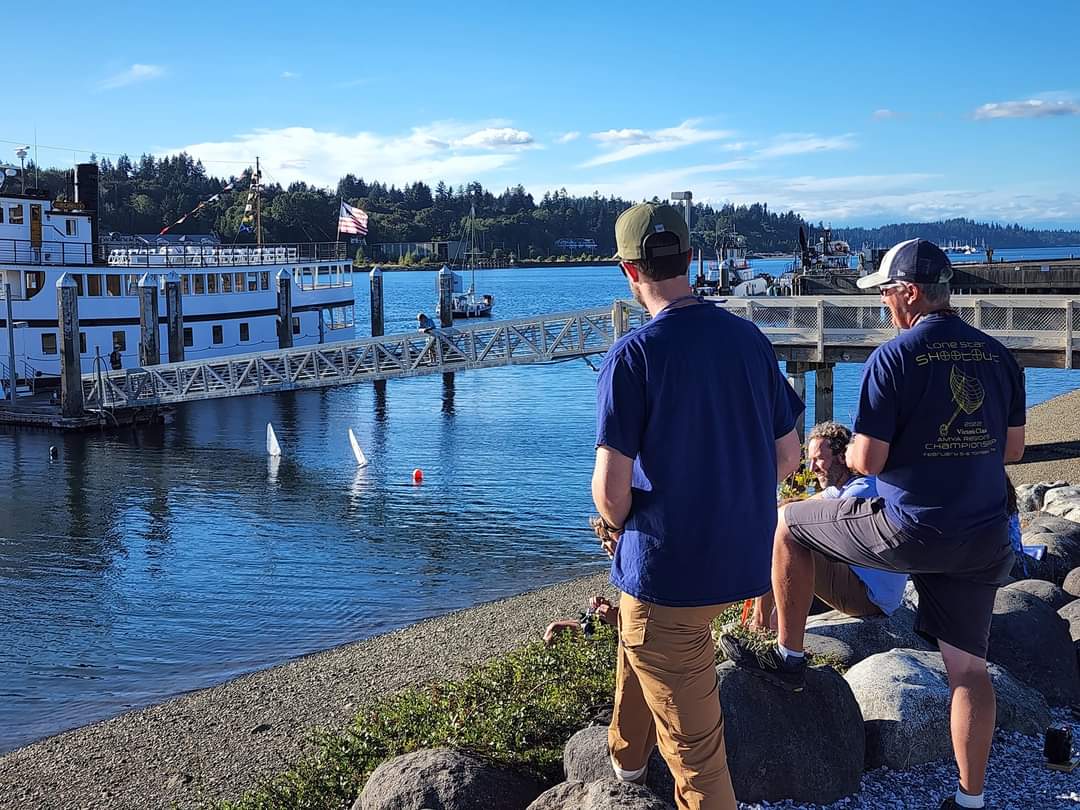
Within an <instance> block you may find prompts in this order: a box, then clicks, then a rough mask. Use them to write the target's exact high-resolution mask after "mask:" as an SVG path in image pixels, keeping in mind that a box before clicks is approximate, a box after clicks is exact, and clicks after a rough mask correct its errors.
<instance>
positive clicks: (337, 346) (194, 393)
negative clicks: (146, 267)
mask: <svg viewBox="0 0 1080 810" xmlns="http://www.w3.org/2000/svg"><path fill="white" fill-rule="evenodd" d="M709 300H710V301H712V302H713V303H715V304H716V305H717V306H720V307H723V308H725V309H727V310H729V311H731V312H733V313H735V314H737V315H739V316H741V317H744V318H746V319H748V320H751V321H753V323H755V324H756V325H757V326H758V327H759V328H760V329H761V331H762V332H763V333H765V335H766V336H767V337H768V338H769V340H770V341H771V342H772V344H773V347H774V348H775V349H776V353H777V357H778V359H780V360H788V361H795V362H807V363H819V364H831V363H843V362H862V361H863V360H865V359H866V357H867V356H868V355H869V354H870V352H871V351H873V349H874V348H876V347H877V346H879V345H880V344H882V343H884V342H885V341H886V340H888V339H889V338H891V337H893V336H894V335H895V334H896V329H895V328H894V327H893V326H892V324H891V321H890V317H889V312H888V310H887V309H886V308H885V307H884V306H882V304H881V301H880V299H879V297H878V296H876V295H838V296H822V297H815V296H803V297H759V298H728V299H709ZM952 303H953V306H954V307H955V308H956V310H957V311H958V312H959V314H960V316H961V317H962V318H964V320H966V321H967V322H968V323H971V324H973V325H975V326H978V327H979V328H981V329H983V330H985V331H986V332H987V333H989V334H990V335H992V336H994V337H995V338H997V339H998V340H1000V341H1001V342H1002V343H1003V344H1004V345H1005V346H1006V347H1008V348H1009V349H1011V350H1012V351H1013V353H1014V354H1015V355H1016V356H1017V358H1018V360H1019V361H1020V362H1021V363H1022V364H1023V365H1025V366H1031V367H1050V368H1074V367H1076V366H1075V365H1074V361H1075V360H1077V359H1080V357H1076V356H1075V355H1078V354H1080V345H1078V341H1077V337H1076V336H1077V335H1078V334H1080V297H1073V296H953V299H952ZM648 318H649V316H648V313H647V312H645V311H644V310H643V309H642V308H641V307H639V306H638V305H637V304H635V303H632V302H628V301H616V302H614V304H613V305H612V306H611V307H609V308H597V309H586V310H579V311H575V312H562V313H555V314H549V315H537V316H534V317H530V318H518V319H516V320H509V321H491V322H487V323H477V324H470V325H468V326H463V327H461V328H456V327H455V328H447V329H433V330H430V331H427V332H409V333H406V334H398V335H388V336H385V337H371V338H363V339H360V340H353V341H347V342H341V343H324V344H321V345H318V346H305V347H298V348H291V349H276V350H272V351H265V352H257V353H253V354H241V355H233V356H230V357H217V358H211V359H206V360H186V361H183V362H180V363H170V364H165V365H158V366H148V367H145V368H134V369H125V370H121V371H104V370H99V371H98V372H95V373H91V374H84V375H83V393H84V398H85V403H86V407H87V408H91V409H93V408H111V407H139V406H153V405H166V404H174V403H180V402H193V401H198V400H204V399H215V398H219V397H231V396H244V395H248V394H259V393H269V392H275V391H290V390H296V389H304V388H323V387H330V386H336V385H348V384H351V383H356V382H363V381H368V380H386V379H392V378H398V377H415V376H419V375H424V374H440V373H442V374H446V373H454V372H461V371H469V370H472V369H480V368H492V367H497V366H512V365H523V364H538V363H552V362H559V361H564V360H573V359H577V358H583V357H588V356H590V355H598V354H603V353H604V352H606V351H607V350H608V348H610V347H611V344H612V343H613V342H614V341H615V340H617V339H618V337H619V336H620V335H622V334H624V333H625V332H627V331H629V330H630V329H633V328H636V327H638V326H640V325H642V324H643V323H645V322H646V321H647V320H648ZM716 348H717V350H718V351H725V350H727V351H738V347H737V346H730V347H720V346H718V347H716Z"/></svg>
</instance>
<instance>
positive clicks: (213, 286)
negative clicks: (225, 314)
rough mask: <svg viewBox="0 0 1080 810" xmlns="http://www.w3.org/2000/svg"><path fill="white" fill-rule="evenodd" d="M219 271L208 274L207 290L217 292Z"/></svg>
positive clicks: (211, 292)
mask: <svg viewBox="0 0 1080 810" xmlns="http://www.w3.org/2000/svg"><path fill="white" fill-rule="evenodd" d="M217 279H218V277H217V273H207V274H206V291H207V292H208V293H210V294H213V293H216V292H217Z"/></svg>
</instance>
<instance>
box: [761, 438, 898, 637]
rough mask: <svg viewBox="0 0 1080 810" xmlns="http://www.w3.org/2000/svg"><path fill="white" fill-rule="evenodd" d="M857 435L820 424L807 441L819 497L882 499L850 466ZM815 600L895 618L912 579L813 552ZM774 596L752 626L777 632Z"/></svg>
mask: <svg viewBox="0 0 1080 810" xmlns="http://www.w3.org/2000/svg"><path fill="white" fill-rule="evenodd" d="M850 441H851V431H850V430H848V429H847V428H846V427H844V426H843V425H841V424H840V423H839V422H821V423H820V424H817V425H814V427H813V428H812V429H811V431H810V437H809V439H807V442H806V462H807V464H808V466H809V467H810V471H811V472H813V473H814V475H815V477H816V478H817V482H818V491H817V494H816V495H814V496H813V497H814V498H825V499H829V500H834V499H837V498H876V497H877V480H876V479H875V478H874V477H873V476H872V475H858V474H853V473H852V472H851V470H849V469H848V466H847V464H846V463H845V462H844V453H845V452H846V451H847V446H848V443H849V442H850ZM811 554H812V556H813V558H814V595H815V596H816V597H817V598H818V599H820V600H821V601H822V602H824V603H825V604H827V605H829V607H832V608H834V609H836V610H839V611H840V612H841V613H845V614H847V615H848V616H855V617H857V618H861V617H864V616H889V615H891V614H892V613H893V612H895V610H896V609H897V608H898V607H900V602H901V600H902V599H903V597H904V586H905V585H907V579H908V578H907V574H896V573H893V572H892V571H881V570H878V569H875V568H864V567H862V566H859V565H848V564H847V563H845V562H841V561H839V560H833V559H830V558H828V557H826V556H825V555H824V554H821V553H819V552H816V551H813V552H811ZM775 604H776V603H775V600H774V599H773V595H772V592H771V591H770V592H769V593H767V594H765V595H764V596H760V597H758V598H757V599H756V600H755V605H754V616H753V619H752V621H751V627H753V628H754V629H757V630H763V629H765V628H768V629H771V630H775V629H776V612H775V609H774V605H775Z"/></svg>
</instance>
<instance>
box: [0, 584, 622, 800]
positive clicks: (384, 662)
mask: <svg viewBox="0 0 1080 810" xmlns="http://www.w3.org/2000/svg"><path fill="white" fill-rule="evenodd" d="M598 593H599V594H606V595H608V596H613V595H614V594H613V591H612V588H611V586H610V585H609V584H608V582H607V573H606V572H605V573H602V574H596V575H594V576H589V577H585V578H582V579H577V580H574V581H571V582H566V583H563V584H560V585H554V586H552V587H549V588H543V589H540V590H537V591H532V592H530V593H526V594H522V595H520V596H515V597H511V598H510V599H504V600H501V601H497V602H489V603H487V604H484V605H479V606H478V607H474V608H470V609H469V610H463V611H459V612H457V613H450V614H447V615H446V616H442V617H439V618H436V619H430V620H428V621H425V622H421V623H419V624H415V625H412V626H410V627H407V628H405V629H403V630H399V631H397V632H395V633H389V634H387V635H383V636H377V637H375V638H372V639H368V640H366V641H361V642H357V643H355V644H347V645H345V646H342V647H337V648H335V649H332V650H328V651H326V652H321V653H317V654H314V655H310V656H306V657H304V658H299V659H296V660H294V661H290V662H288V663H286V664H283V665H281V666H278V667H274V668H273V669H268V670H263V671H261V672H256V673H253V674H251V675H246V676H244V677H242V678H237V679H236V680H233V681H229V682H228V683H224V684H222V685H220V686H216V687H213V688H212V689H205V690H202V691H199V692H193V693H191V694H188V695H184V696H182V697H179V698H176V699H174V700H170V701H168V702H166V703H162V704H159V705H157V706H153V707H151V708H149V709H144V710H141V711H136V712H129V713H128V714H122V715H120V716H119V717H114V718H113V719H111V720H106V721H105V722H102V723H96V724H94V725H92V726H86V727H84V728H80V729H76V730H75V731H69V732H67V733H65V734H60V735H57V736H55V737H50V738H48V739H45V740H42V741H41V742H37V743H34V744H32V745H29V746H26V747H25V748H21V749H19V750H17V751H13V752H11V753H9V754H7V755H6V756H4V757H3V758H0V810H21V808H26V810H30V808H33V810H47V809H49V810H51V808H73V809H74V808H78V810H90V808H110V810H121V809H122V808H158V807H172V806H173V803H175V805H176V806H177V807H180V808H186V807H195V806H199V805H201V804H202V803H204V802H206V801H208V800H212V799H223V798H235V797H237V796H239V795H240V794H242V793H243V792H244V790H246V789H249V788H252V787H254V786H255V785H257V784H258V783H259V781H260V780H261V779H263V778H265V777H268V776H272V775H274V774H276V773H279V772H280V771H283V770H285V769H286V768H287V767H288V766H289V764H290V763H292V762H293V761H295V760H296V759H297V758H298V757H299V756H300V755H301V754H302V753H303V752H304V751H305V750H306V748H307V745H308V732H310V731H311V730H312V729H316V728H321V729H342V728H344V727H345V726H346V725H347V724H348V722H349V721H350V720H351V719H352V717H353V716H354V715H355V713H356V711H357V709H358V708H359V706H360V705H361V704H362V703H364V702H365V701H366V700H370V699H371V698H373V697H375V696H377V695H380V694H386V693H388V692H393V691H395V690H398V689H401V688H402V687H404V686H407V685H409V684H413V683H418V682H422V681H426V680H430V679H431V678H432V677H436V676H437V677H448V676H453V675H455V674H460V673H462V672H463V671H464V670H465V669H466V668H467V667H468V665H470V664H474V663H478V662H480V661H484V660H487V659H489V658H492V657H493V656H496V655H499V654H501V653H505V652H508V651H510V650H512V649H514V648H515V647H518V646H520V645H521V644H522V643H524V642H526V641H531V640H535V639H538V638H540V636H541V635H542V634H543V631H544V628H545V627H546V626H547V624H548V622H550V621H551V620H552V619H556V618H567V617H576V616H577V614H578V612H579V611H580V610H582V609H583V608H584V606H585V605H586V604H587V602H588V597H589V596H592V595H593V594H598Z"/></svg>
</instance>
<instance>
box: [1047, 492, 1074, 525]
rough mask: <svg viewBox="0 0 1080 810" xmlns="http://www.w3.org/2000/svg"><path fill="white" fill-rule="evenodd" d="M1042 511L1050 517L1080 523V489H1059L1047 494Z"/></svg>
mask: <svg viewBox="0 0 1080 810" xmlns="http://www.w3.org/2000/svg"><path fill="white" fill-rule="evenodd" d="M1042 511H1044V512H1046V513H1047V514H1048V515H1054V516H1056V517H1062V518H1065V519H1066V520H1071V521H1074V522H1080V487H1058V488H1057V489H1052V490H1050V491H1049V492H1047V493H1046V496H1045V497H1044V498H1043V505H1042Z"/></svg>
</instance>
